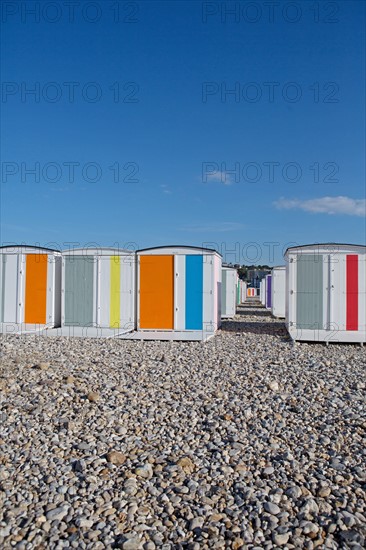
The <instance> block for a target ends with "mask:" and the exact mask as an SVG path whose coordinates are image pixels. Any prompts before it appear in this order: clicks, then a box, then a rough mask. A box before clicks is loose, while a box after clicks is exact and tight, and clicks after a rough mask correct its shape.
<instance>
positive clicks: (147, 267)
mask: <svg viewBox="0 0 366 550" xmlns="http://www.w3.org/2000/svg"><path fill="white" fill-rule="evenodd" d="M140 328H142V329H162V330H163V329H173V328H174V256H160V255H157V256H154V255H151V256H150V255H146V256H140Z"/></svg>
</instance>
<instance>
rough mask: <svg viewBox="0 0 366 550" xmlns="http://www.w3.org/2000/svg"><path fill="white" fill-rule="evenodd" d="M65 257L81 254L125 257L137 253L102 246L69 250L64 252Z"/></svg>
mask: <svg viewBox="0 0 366 550" xmlns="http://www.w3.org/2000/svg"><path fill="white" fill-rule="evenodd" d="M61 253H62V255H63V256H71V255H73V254H79V255H81V254H82V255H83V256H123V255H126V254H128V255H131V254H134V253H135V252H134V251H132V250H125V249H124V248H112V247H108V246H101V247H98V248H93V247H90V248H87V247H85V248H69V249H67V250H62V252H61Z"/></svg>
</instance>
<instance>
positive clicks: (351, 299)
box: [346, 254, 358, 330]
mask: <svg viewBox="0 0 366 550" xmlns="http://www.w3.org/2000/svg"><path fill="white" fill-rule="evenodd" d="M346 281H347V282H346V288H347V290H346V300H347V301H346V304H347V305H346V308H347V309H346V330H358V255H357V254H347V257H346Z"/></svg>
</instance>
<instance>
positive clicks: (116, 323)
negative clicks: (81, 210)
mask: <svg viewBox="0 0 366 550" xmlns="http://www.w3.org/2000/svg"><path fill="white" fill-rule="evenodd" d="M135 264H136V257H135V253H134V252H130V251H128V250H121V249H118V248H117V249H116V248H83V249H71V250H67V251H63V252H62V327H63V334H68V335H74V336H96V335H101V336H103V335H106V336H108V335H109V334H111V335H112V334H113V335H116V334H118V333H121V334H122V333H124V332H129V331H131V330H133V329H134V328H135ZM96 329H104V330H102V331H100V330H98V331H97V332H96V333H95V331H96Z"/></svg>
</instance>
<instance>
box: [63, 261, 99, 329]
mask: <svg viewBox="0 0 366 550" xmlns="http://www.w3.org/2000/svg"><path fill="white" fill-rule="evenodd" d="M93 283H94V258H93V257H91V256H89V257H87V256H70V257H67V256H66V257H65V321H64V324H65V325H67V326H81V327H87V326H92V325H93Z"/></svg>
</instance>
